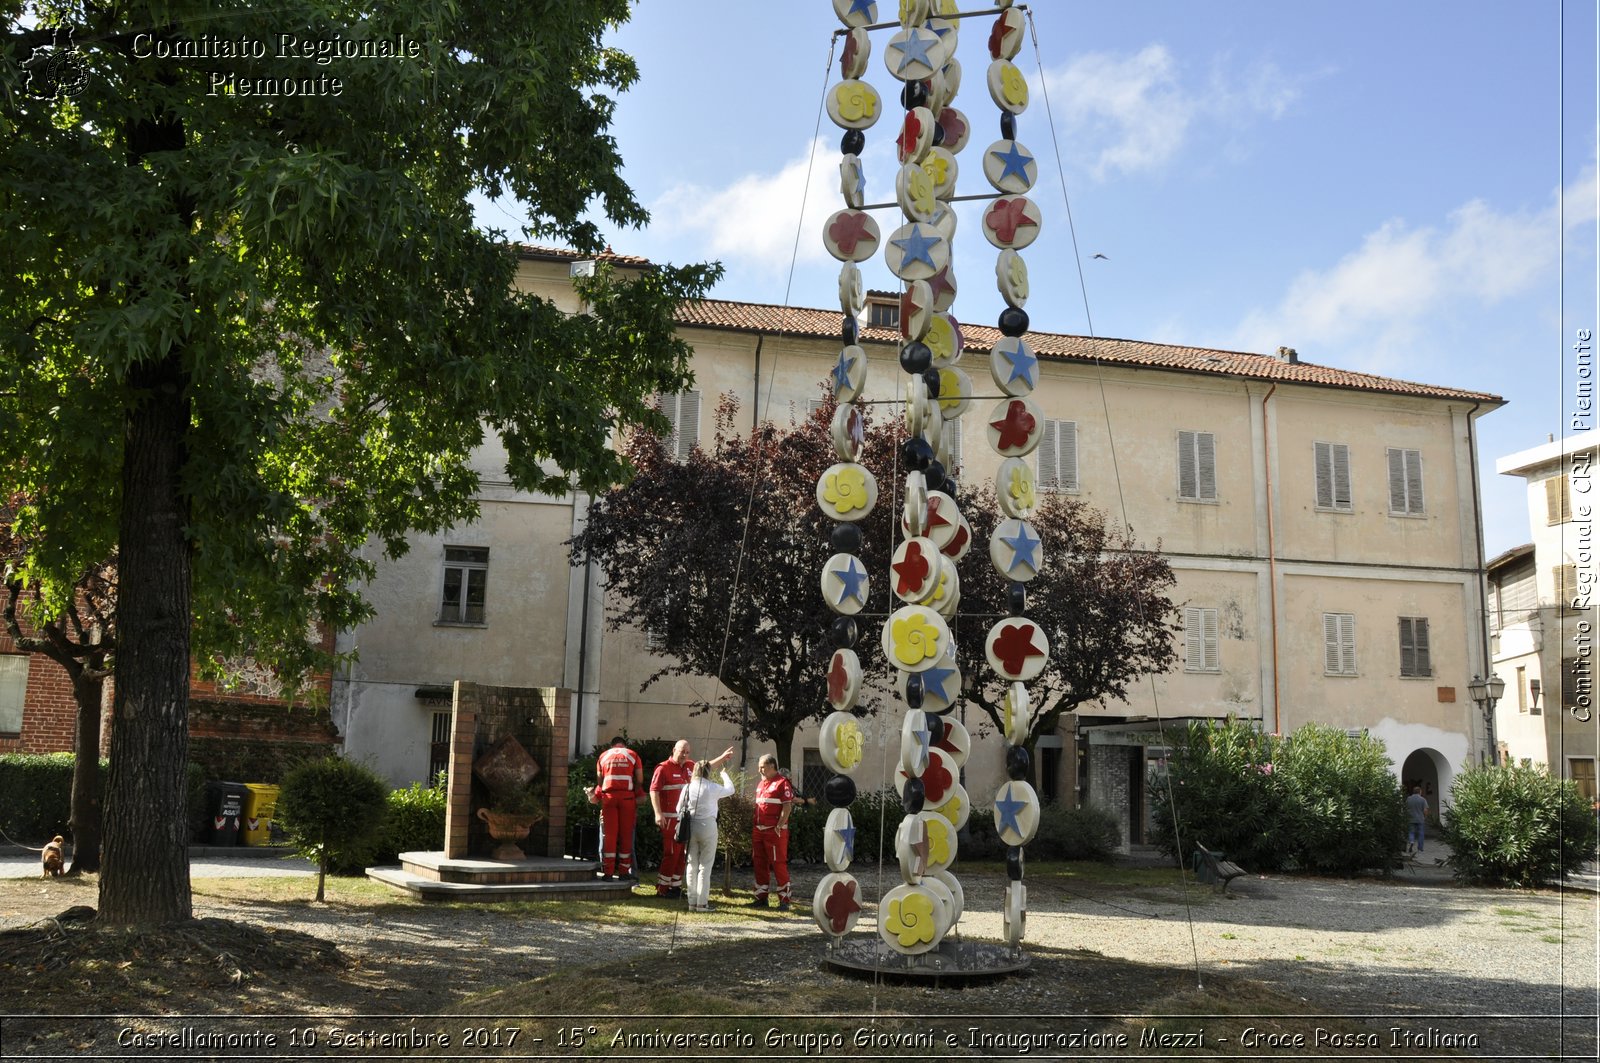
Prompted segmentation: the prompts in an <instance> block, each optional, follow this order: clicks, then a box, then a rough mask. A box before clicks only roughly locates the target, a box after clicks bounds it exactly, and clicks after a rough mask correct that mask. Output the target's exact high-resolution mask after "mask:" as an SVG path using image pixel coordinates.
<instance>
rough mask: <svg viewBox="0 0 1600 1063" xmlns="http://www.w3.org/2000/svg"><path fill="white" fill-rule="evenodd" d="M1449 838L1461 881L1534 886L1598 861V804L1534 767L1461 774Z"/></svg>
mask: <svg viewBox="0 0 1600 1063" xmlns="http://www.w3.org/2000/svg"><path fill="white" fill-rule="evenodd" d="M1450 798H1451V801H1452V802H1453V805H1452V807H1450V808H1447V809H1445V813H1444V817H1443V834H1444V840H1445V844H1447V845H1449V846H1450V849H1451V851H1452V854H1453V855H1452V856H1451V857H1450V864H1451V866H1452V867H1453V868H1454V869H1455V875H1456V877H1457V878H1459V879H1462V880H1463V881H1466V882H1472V883H1482V884H1491V885H1493V884H1500V883H1506V884H1510V885H1514V886H1524V887H1533V886H1538V885H1540V884H1542V883H1546V882H1552V881H1556V880H1558V879H1559V878H1561V876H1562V874H1563V873H1565V872H1568V871H1572V870H1575V869H1576V868H1578V867H1579V866H1580V865H1582V864H1583V863H1585V862H1586V861H1589V860H1593V859H1594V857H1595V852H1596V829H1595V816H1594V810H1593V807H1592V806H1591V805H1590V803H1589V802H1588V801H1586V800H1584V798H1583V796H1582V795H1581V794H1579V793H1578V788H1577V786H1576V785H1575V784H1574V783H1573V782H1572V780H1570V779H1557V778H1555V777H1553V776H1551V775H1550V773H1549V772H1547V771H1546V770H1545V769H1544V768H1542V767H1538V768H1536V767H1532V766H1530V765H1527V764H1523V765H1520V766H1516V765H1512V766H1504V767H1475V768H1470V769H1468V770H1467V771H1464V772H1462V773H1461V774H1460V775H1457V776H1456V779H1455V782H1454V783H1453V784H1452V785H1451V787H1450Z"/></svg>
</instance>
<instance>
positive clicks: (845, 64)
mask: <svg viewBox="0 0 1600 1063" xmlns="http://www.w3.org/2000/svg"><path fill="white" fill-rule="evenodd" d="M855 61H856V35H855V34H854V33H847V34H845V37H844V51H843V52H842V53H841V54H840V56H839V72H840V73H844V72H845V71H846V70H849V69H850V67H851V64H853V63H854V62H855ZM846 76H848V75H846Z"/></svg>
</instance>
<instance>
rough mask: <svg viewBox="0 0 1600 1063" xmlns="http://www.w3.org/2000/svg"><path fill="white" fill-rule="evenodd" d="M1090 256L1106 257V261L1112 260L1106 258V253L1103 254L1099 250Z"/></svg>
mask: <svg viewBox="0 0 1600 1063" xmlns="http://www.w3.org/2000/svg"><path fill="white" fill-rule="evenodd" d="M1089 257H1090V258H1105V259H1106V261H1107V262H1110V261H1111V260H1110V259H1109V258H1106V256H1105V255H1102V254H1101V253H1100V252H1098V251H1096V252H1095V253H1094V254H1092V255H1090V256H1089Z"/></svg>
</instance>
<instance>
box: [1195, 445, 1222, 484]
mask: <svg viewBox="0 0 1600 1063" xmlns="http://www.w3.org/2000/svg"><path fill="white" fill-rule="evenodd" d="M1195 443H1196V444H1197V446H1196V450H1197V453H1196V455H1195V460H1196V463H1197V464H1198V465H1199V467H1200V495H1199V497H1200V498H1204V499H1208V500H1209V499H1214V498H1216V497H1217V437H1216V436H1214V435H1212V434H1211V433H1210V432H1196V433H1195Z"/></svg>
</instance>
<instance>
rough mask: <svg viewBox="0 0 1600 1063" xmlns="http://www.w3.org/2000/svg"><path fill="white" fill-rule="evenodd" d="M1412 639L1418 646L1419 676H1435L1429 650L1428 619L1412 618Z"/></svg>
mask: <svg viewBox="0 0 1600 1063" xmlns="http://www.w3.org/2000/svg"><path fill="white" fill-rule="evenodd" d="M1411 629H1412V638H1413V640H1414V642H1415V645H1416V657H1417V675H1432V674H1433V659H1432V655H1431V654H1430V652H1429V649H1428V619H1427V617H1422V616H1417V617H1412V621H1411Z"/></svg>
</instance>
